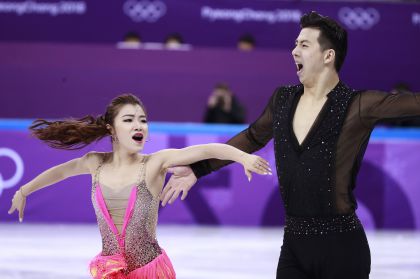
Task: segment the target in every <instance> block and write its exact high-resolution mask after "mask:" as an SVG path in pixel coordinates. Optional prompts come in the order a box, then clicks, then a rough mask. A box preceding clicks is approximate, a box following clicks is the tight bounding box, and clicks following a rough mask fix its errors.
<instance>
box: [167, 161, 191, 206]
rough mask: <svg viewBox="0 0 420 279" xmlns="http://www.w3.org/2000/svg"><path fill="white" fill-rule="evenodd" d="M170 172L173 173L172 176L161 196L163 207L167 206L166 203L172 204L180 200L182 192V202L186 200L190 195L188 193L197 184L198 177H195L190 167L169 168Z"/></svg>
mask: <svg viewBox="0 0 420 279" xmlns="http://www.w3.org/2000/svg"><path fill="white" fill-rule="evenodd" d="M168 172H169V173H172V176H171V178H170V179H169V181H168V183H166V185H165V187H164V189H163V191H162V193H161V194H160V200H161V201H162V206H165V205H166V203H169V204H172V203H173V202H174V201H175V200H176V199H177V198H178V196H179V194H180V193H181V191H182V196H181V200H184V199H185V198H186V197H187V195H188V191H189V190H190V189H191V187H192V186H194V184H195V183H196V182H197V177H195V175H194V173H193V171H192V170H191V168H190V167H187V166H183V167H174V168H169V169H168Z"/></svg>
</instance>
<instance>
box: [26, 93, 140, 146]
mask: <svg viewBox="0 0 420 279" xmlns="http://www.w3.org/2000/svg"><path fill="white" fill-rule="evenodd" d="M127 104H131V105H139V106H140V107H141V108H142V109H143V111H144V112H145V113H146V109H145V107H144V105H143V103H142V102H141V101H140V99H139V98H137V96H135V95H133V94H122V95H119V96H117V97H115V98H114V99H113V100H112V101H111V103H110V104H109V105H108V106H107V108H106V112H105V114H104V115H99V116H97V117H93V116H91V115H88V116H85V117H82V118H79V119H73V118H68V119H64V120H62V121H47V120H45V119H37V120H35V121H34V122H33V123H32V125H31V126H30V127H29V130H30V131H31V132H32V134H33V135H34V136H35V137H37V138H38V139H40V140H42V141H44V142H45V143H46V144H48V145H49V146H51V147H53V148H57V149H66V150H75V149H81V148H83V147H85V146H87V145H89V144H90V143H92V142H94V141H98V140H100V139H102V138H104V137H106V136H109V135H111V133H110V131H109V130H108V129H107V127H106V125H107V124H109V125H111V126H114V119H115V117H116V116H117V114H118V112H119V111H120V109H121V107H122V106H124V105H127Z"/></svg>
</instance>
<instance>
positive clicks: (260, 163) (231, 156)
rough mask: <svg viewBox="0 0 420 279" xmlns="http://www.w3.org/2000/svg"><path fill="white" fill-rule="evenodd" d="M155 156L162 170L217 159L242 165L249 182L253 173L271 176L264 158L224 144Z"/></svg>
mask: <svg viewBox="0 0 420 279" xmlns="http://www.w3.org/2000/svg"><path fill="white" fill-rule="evenodd" d="M155 156H156V158H157V159H158V160H159V161H160V163H161V168H162V169H167V168H170V167H173V166H180V165H189V164H192V163H194V162H197V161H201V160H205V159H210V158H215V159H220V160H230V161H235V162H238V163H240V164H242V165H243V166H244V169H245V174H246V175H247V176H248V179H249V180H250V179H251V172H255V173H257V174H271V169H270V166H269V163H268V162H267V161H266V160H264V159H263V158H261V157H259V156H257V155H252V154H248V153H246V152H243V151H241V150H239V149H237V148H235V147H233V146H231V145H227V144H222V143H210V144H202V145H194V146H190V147H186V148H182V149H165V150H162V151H159V152H157V153H155Z"/></svg>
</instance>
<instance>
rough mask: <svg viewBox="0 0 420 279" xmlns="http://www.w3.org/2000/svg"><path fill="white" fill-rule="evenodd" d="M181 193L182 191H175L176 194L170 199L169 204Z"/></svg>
mask: <svg viewBox="0 0 420 279" xmlns="http://www.w3.org/2000/svg"><path fill="white" fill-rule="evenodd" d="M179 193H180V191H179V190H176V191H175V192H174V194H173V195H172V197H171V199H170V200H169V204H172V203H173V202H174V201H175V200H176V199H177V198H178V196H179Z"/></svg>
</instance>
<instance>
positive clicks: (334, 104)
mask: <svg viewBox="0 0 420 279" xmlns="http://www.w3.org/2000/svg"><path fill="white" fill-rule="evenodd" d="M302 93H303V86H302V85H296V86H284V87H279V88H278V89H276V90H275V92H274V94H273V95H272V96H271V98H270V100H269V102H268V104H267V106H266V107H265V109H264V111H263V113H262V114H261V116H260V117H259V118H258V119H257V120H256V121H255V122H253V123H252V124H251V125H250V126H249V127H248V128H247V129H246V130H244V131H242V132H241V133H239V134H238V135H236V136H235V137H233V138H232V139H230V140H229V141H228V142H227V143H228V144H230V145H232V146H235V147H237V148H239V149H241V150H243V151H245V152H249V153H252V152H255V151H257V150H259V149H261V148H262V147H264V146H265V145H266V144H267V143H268V142H269V141H270V140H271V139H272V138H274V149H275V155H276V156H275V157H276V170H277V175H278V180H279V185H280V190H281V194H282V198H283V202H284V205H285V208H286V214H287V215H288V216H296V217H299V216H301V217H331V216H339V215H351V214H353V213H354V211H355V209H356V208H357V203H356V199H355V197H354V195H353V189H354V188H355V184H356V177H357V173H358V171H359V168H360V164H361V161H362V159H363V155H364V153H365V150H366V147H367V144H368V141H369V137H370V134H371V132H372V130H373V128H374V126H375V125H376V124H377V123H378V122H379V121H381V120H385V119H392V118H400V117H409V116H420V96H419V95H417V94H412V93H395V94H391V93H386V92H379V91H357V92H356V91H354V90H353V89H350V88H349V87H347V86H346V85H344V84H343V83H342V82H339V83H338V84H337V85H336V86H335V88H334V89H333V90H332V91H331V92H329V93H328V95H327V101H326V103H325V104H324V107H323V108H322V110H321V112H320V114H319V115H318V117H317V118H316V121H315V123H314V124H313V126H312V127H311V129H310V131H309V133H308V135H307V136H306V138H305V140H304V142H303V143H302V144H301V145H300V144H299V143H298V141H297V139H296V137H295V136H294V133H293V130H292V121H293V116H294V113H295V110H296V106H297V104H298V102H299V98H300V96H301V95H302ZM229 163H231V162H230V161H221V160H214V159H212V160H205V161H201V162H198V163H195V164H193V165H192V169H193V171H194V173H195V175H196V176H197V177H201V176H203V175H206V174H208V173H210V172H212V171H215V170H217V169H219V168H221V167H223V166H225V165H227V164H229Z"/></svg>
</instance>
